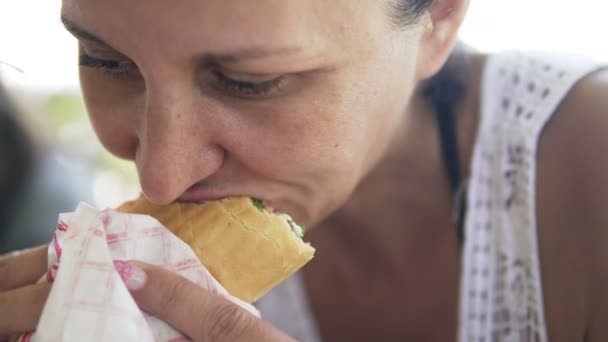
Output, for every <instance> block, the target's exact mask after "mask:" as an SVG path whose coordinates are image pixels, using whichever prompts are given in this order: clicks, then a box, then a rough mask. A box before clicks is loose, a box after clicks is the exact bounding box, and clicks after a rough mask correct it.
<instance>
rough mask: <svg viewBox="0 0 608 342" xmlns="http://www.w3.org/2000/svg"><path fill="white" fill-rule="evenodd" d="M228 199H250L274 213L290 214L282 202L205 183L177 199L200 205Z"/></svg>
mask: <svg viewBox="0 0 608 342" xmlns="http://www.w3.org/2000/svg"><path fill="white" fill-rule="evenodd" d="M227 197H250V198H253V199H257V200H260V201H261V203H262V204H263V206H264V207H265V208H266V210H268V211H269V212H272V213H289V208H288V207H286V206H285V204H286V203H283V201H281V200H277V199H270V198H268V197H266V196H260V194H259V193H254V192H247V191H242V190H241V191H238V192H237V191H232V192H230V191H224V190H222V189H218V188H214V187H210V186H207V185H205V184H204V183H202V184H201V183H197V184H194V185H193V186H191V187H190V188H188V189H187V190H186V191H185V192H184V193H183V194H181V195H180V196H179V197H178V198H177V200H176V201H177V202H190V203H200V204H202V203H203V202H209V201H216V200H220V199H223V198H227Z"/></svg>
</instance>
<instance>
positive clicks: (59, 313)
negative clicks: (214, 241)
mask: <svg viewBox="0 0 608 342" xmlns="http://www.w3.org/2000/svg"><path fill="white" fill-rule="evenodd" d="M113 260H141V261H144V262H147V263H150V264H155V265H159V266H162V267H164V268H166V269H169V270H171V271H173V272H176V273H178V274H180V275H182V276H184V277H186V278H188V279H190V280H191V281H193V282H195V283H196V284H198V285H200V286H201V287H203V288H206V289H209V290H211V291H213V292H214V293H216V294H218V295H221V296H224V297H226V298H228V299H229V300H231V301H233V302H234V303H236V304H238V305H240V306H241V307H243V308H245V309H246V310H248V311H249V312H251V313H252V314H254V315H256V316H258V317H259V312H258V311H257V310H256V309H255V308H254V307H253V306H252V305H250V304H247V303H245V302H243V301H241V300H239V299H238V298H235V297H232V296H230V295H229V294H228V292H227V291H226V290H225V289H224V288H223V287H222V286H221V285H220V284H219V283H218V282H217V281H216V280H215V279H214V278H213V277H212V276H211V274H210V273H209V272H208V271H207V270H206V269H205V267H204V266H203V265H202V264H201V263H200V261H199V260H198V258H197V257H196V256H195V254H194V252H193V251H192V250H191V249H190V247H189V246H188V245H187V244H186V243H184V242H183V241H181V240H180V239H178V238H177V237H176V236H175V235H173V234H172V233H171V232H170V231H169V230H168V229H166V228H165V227H163V226H162V225H161V224H160V223H159V222H158V221H157V220H155V219H154V218H152V217H150V216H146V215H135V214H124V213H119V212H116V211H113V210H103V211H99V210H97V209H94V208H92V207H90V206H88V205H86V204H82V203H81V204H80V205H79V206H78V208H76V211H75V212H73V213H67V214H61V215H59V220H58V224H57V228H56V230H55V236H54V238H53V241H52V243H51V244H50V246H49V258H48V263H49V269H48V272H47V273H46V275H45V276H44V277H43V278H42V279H41V280H40V282H49V283H52V284H53V286H52V288H51V292H50V294H49V297H48V299H47V302H46V304H45V306H44V309H43V312H42V316H41V318H40V321H39V323H38V327H37V329H36V331H35V332H32V333H28V334H25V335H22V336H21V337H19V339H18V341H22V342H27V341H33V342H34V341H171V342H175V341H187V340H188V339H187V338H186V337H184V336H183V335H182V334H180V333H179V332H178V331H176V330H175V329H173V328H172V327H171V326H170V325H169V324H167V323H165V322H163V321H161V320H160V319H158V318H156V317H154V316H151V315H149V314H147V313H145V312H143V311H141V310H140V309H139V308H138V306H137V304H136V303H135V301H134V300H133V298H132V297H131V294H130V293H129V291H128V290H127V288H126V286H125V285H124V283H123V282H122V280H121V278H120V275H119V274H118V272H117V271H116V269H115V268H114V265H113Z"/></svg>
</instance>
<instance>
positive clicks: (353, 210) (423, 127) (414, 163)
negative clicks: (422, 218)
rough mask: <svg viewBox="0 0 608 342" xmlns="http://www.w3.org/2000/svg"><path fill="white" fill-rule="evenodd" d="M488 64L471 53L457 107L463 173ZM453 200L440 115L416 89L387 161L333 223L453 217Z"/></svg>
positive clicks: (375, 224)
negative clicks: (432, 215) (418, 216)
mask: <svg viewBox="0 0 608 342" xmlns="http://www.w3.org/2000/svg"><path fill="white" fill-rule="evenodd" d="M483 62H484V56H481V55H471V56H470V63H468V64H469V67H468V69H467V74H468V75H469V77H468V80H467V82H466V93H465V94H464V96H463V98H462V99H461V100H460V101H459V102H458V103H457V104H456V106H455V108H454V112H455V113H454V114H455V115H456V116H457V119H456V130H457V137H458V151H459V156H460V160H461V163H460V164H461V168H462V169H461V174H462V175H463V177H468V174H469V164H470V159H471V155H472V151H473V145H474V141H475V137H476V130H477V121H478V112H479V106H478V102H479V83H480V78H481V71H482V68H483ZM452 198H453V196H452V192H451V189H450V185H449V182H448V179H447V176H446V174H445V167H444V165H443V161H442V158H441V147H440V142H439V135H438V130H437V122H436V119H435V114H434V113H433V109H432V108H431V106H430V105H429V103H428V101H427V100H426V99H425V98H424V96H423V95H422V92H421V91H417V92H416V93H415V94H414V95H413V97H412V100H411V101H410V105H409V106H408V108H407V110H406V113H405V115H404V119H403V120H402V122H401V124H400V126H399V129H398V130H397V131H396V133H395V135H394V138H393V139H392V141H391V142H390V144H389V146H388V149H387V151H386V153H385V155H384V157H383V159H381V160H380V161H379V162H378V164H377V165H376V167H375V168H373V169H372V170H371V171H370V172H369V173H368V175H367V176H366V177H365V178H364V179H363V180H362V182H361V183H360V184H359V185H358V187H357V188H356V189H355V191H354V193H353V194H352V196H351V197H350V198H349V201H348V202H347V203H345V205H344V206H343V207H342V208H341V209H340V210H338V211H337V212H336V213H334V214H333V215H332V216H331V217H330V218H329V219H328V223H329V225H331V226H334V225H339V226H342V225H345V226H352V223H353V222H357V224H356V226H358V227H360V229H364V230H367V229H369V227H374V229H373V230H374V232H379V231H380V230H381V229H380V228H381V227H379V226H378V222H379V221H378V218H382V219H383V222H394V224H399V223H401V222H408V220H409V221H411V214H412V212H418V213H420V212H422V213H424V212H427V213H435V214H439V215H438V216H442V217H445V216H447V217H448V218H449V217H450V214H451V210H452V206H453V200H452ZM331 222H333V223H331ZM388 230H391V229H390V228H389V229H388ZM368 233H369V232H368Z"/></svg>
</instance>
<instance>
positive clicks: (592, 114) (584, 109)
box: [537, 69, 608, 341]
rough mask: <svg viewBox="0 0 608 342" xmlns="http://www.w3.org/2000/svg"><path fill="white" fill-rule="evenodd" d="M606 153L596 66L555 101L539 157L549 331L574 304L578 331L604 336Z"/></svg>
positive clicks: (607, 109) (602, 83) (604, 96)
mask: <svg viewBox="0 0 608 342" xmlns="http://www.w3.org/2000/svg"><path fill="white" fill-rule="evenodd" d="M607 152H608V70H607V69H602V70H598V71H596V72H593V73H591V74H589V75H588V76H586V77H585V78H583V79H582V80H580V81H579V82H578V83H577V84H576V85H575V86H574V87H573V88H572V90H571V91H570V92H569V93H568V95H567V96H566V98H565V99H564V100H563V102H562V103H561V104H560V106H559V108H558V110H557V111H556V112H555V114H554V116H553V117H552V119H551V120H550V121H549V123H548V124H547V126H546V128H545V130H544V133H543V135H542V139H541V140H540V145H539V150H538V161H537V163H538V164H537V165H538V172H537V191H538V192H537V202H538V204H537V212H538V227H539V239H540V250H541V264H542V268H543V283H544V284H545V288H546V290H547V291H546V295H545V298H546V305H545V306H546V308H547V321H548V326H549V330H550V331H551V330H554V329H552V328H551V325H552V324H553V326H554V327H555V326H556V325H558V324H560V323H564V325H565V326H567V325H568V324H569V323H570V322H566V321H563V320H564V319H565V317H563V316H561V317H560V314H556V313H555V312H556V310H559V309H565V308H564V307H562V304H563V302H570V301H572V302H573V303H570V304H572V305H573V306H575V307H576V308H577V309H576V310H577V311H575V312H577V313H578V314H579V316H578V318H584V321H580V324H581V325H584V326H582V327H579V328H584V329H585V334H587V335H588V337H589V338H590V339H589V340H590V341H595V340H606V339H608V329H607V328H606V327H605V324H600V322H602V321H608V310H607V308H608V153H607ZM554 281H557V282H560V283H562V284H564V285H563V286H561V285H560V286H556V285H553V284H552V283H551V282H554ZM566 289H568V290H569V291H571V292H570V293H564V291H565V290H566ZM564 296H569V297H570V298H569V299H564ZM574 301H576V303H574ZM573 321H574V322H575V323H570V324H576V322H577V321H578V319H577V317H575V319H574V320H573ZM590 327H592V328H590ZM554 332H555V330H554ZM600 334H601V336H600ZM550 335H551V333H550ZM594 335H595V336H594Z"/></svg>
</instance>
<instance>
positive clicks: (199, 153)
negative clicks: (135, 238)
mask: <svg viewBox="0 0 608 342" xmlns="http://www.w3.org/2000/svg"><path fill="white" fill-rule="evenodd" d="M191 93H192V90H191V89H188V90H183V91H180V90H179V88H178V87H167V86H164V87H159V88H157V89H150V88H149V89H148V90H147V94H146V103H145V109H144V111H143V115H142V116H141V117H140V120H139V128H138V138H139V145H138V148H137V152H136V158H135V161H136V164H137V170H138V174H139V181H140V184H141V187H142V191H143V192H144V194H145V195H146V197H147V198H148V199H149V200H150V201H151V202H153V203H156V204H168V203H170V202H172V201H174V200H175V199H176V198H177V197H179V196H180V195H181V194H182V193H183V192H184V191H186V190H187V189H188V188H189V187H190V186H192V185H193V184H195V183H197V182H199V181H201V180H204V179H206V178H207V177H209V176H211V175H212V174H214V173H215V172H216V171H217V170H218V169H219V168H220V167H221V166H222V163H223V160H224V151H223V149H222V148H221V147H220V146H219V145H218V144H217V143H216V142H214V135H215V134H214V128H213V127H214V124H213V123H212V121H213V120H212V119H210V118H209V117H207V116H206V115H204V112H205V111H211V110H212V108H210V107H208V108H201V107H205V106H201V104H200V101H199V99H198V98H196V96H193V95H188V94H191Z"/></svg>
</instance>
